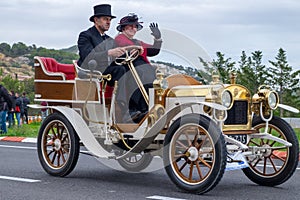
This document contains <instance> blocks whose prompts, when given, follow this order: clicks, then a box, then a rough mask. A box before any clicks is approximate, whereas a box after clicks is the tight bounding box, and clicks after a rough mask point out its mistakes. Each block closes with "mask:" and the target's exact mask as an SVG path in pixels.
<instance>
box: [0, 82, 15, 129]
mask: <svg viewBox="0 0 300 200" xmlns="http://www.w3.org/2000/svg"><path fill="white" fill-rule="evenodd" d="M11 109H12V102H11V99H10V96H9V94H8V91H7V89H6V88H5V87H4V86H2V85H0V117H1V133H7V128H6V115H7V111H8V110H11Z"/></svg>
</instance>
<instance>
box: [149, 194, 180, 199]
mask: <svg viewBox="0 0 300 200" xmlns="http://www.w3.org/2000/svg"><path fill="white" fill-rule="evenodd" d="M146 198H147V199H159V200H185V199H178V198H172V197H164V196H158V195H154V196H150V197H146Z"/></svg>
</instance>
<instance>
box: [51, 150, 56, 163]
mask: <svg viewBox="0 0 300 200" xmlns="http://www.w3.org/2000/svg"><path fill="white" fill-rule="evenodd" d="M56 155H57V152H56V151H54V155H53V157H52V160H51V163H52V164H54V161H55V159H56Z"/></svg>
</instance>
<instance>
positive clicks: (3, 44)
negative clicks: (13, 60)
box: [0, 43, 10, 55]
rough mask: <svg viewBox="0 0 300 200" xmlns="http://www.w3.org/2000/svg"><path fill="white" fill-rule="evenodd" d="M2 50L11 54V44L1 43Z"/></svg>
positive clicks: (0, 49)
mask: <svg viewBox="0 0 300 200" xmlns="http://www.w3.org/2000/svg"><path fill="white" fill-rule="evenodd" d="M0 52H1V53H3V54H5V55H10V45H9V44H7V43H1V44H0Z"/></svg>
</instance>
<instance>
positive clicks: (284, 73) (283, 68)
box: [269, 48, 300, 117]
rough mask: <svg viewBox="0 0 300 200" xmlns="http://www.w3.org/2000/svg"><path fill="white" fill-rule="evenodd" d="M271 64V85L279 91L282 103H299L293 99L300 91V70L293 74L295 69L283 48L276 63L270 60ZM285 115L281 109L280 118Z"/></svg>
mask: <svg viewBox="0 0 300 200" xmlns="http://www.w3.org/2000/svg"><path fill="white" fill-rule="evenodd" d="M269 63H271V66H270V67H269V71H270V73H271V74H272V78H271V79H269V83H270V85H271V86H272V87H273V88H274V89H275V90H277V92H278V94H279V99H280V102H281V103H287V104H288V103H297V102H291V98H292V97H293V96H295V92H296V91H299V88H300V85H299V83H300V77H299V75H300V70H297V71H295V72H293V68H292V67H291V66H290V65H289V64H288V61H287V56H286V51H284V50H283V49H282V48H280V49H279V50H278V54H277V56H276V57H275V61H271V60H269ZM296 98H297V97H296ZM298 100H299V96H298ZM290 105H294V104H290ZM298 105H299V101H298ZM294 106H295V105H294ZM283 114H284V111H283V109H280V117H282V116H283Z"/></svg>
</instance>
